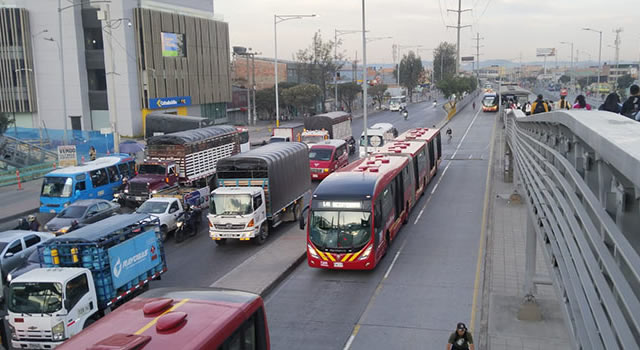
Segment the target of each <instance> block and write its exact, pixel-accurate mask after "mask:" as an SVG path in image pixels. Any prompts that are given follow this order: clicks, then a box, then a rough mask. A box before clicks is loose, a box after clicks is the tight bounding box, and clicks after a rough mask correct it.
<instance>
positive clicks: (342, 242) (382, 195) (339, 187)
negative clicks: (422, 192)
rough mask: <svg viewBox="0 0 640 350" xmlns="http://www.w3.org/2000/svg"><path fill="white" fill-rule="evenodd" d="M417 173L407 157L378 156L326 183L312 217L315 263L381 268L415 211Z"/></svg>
mask: <svg viewBox="0 0 640 350" xmlns="http://www.w3.org/2000/svg"><path fill="white" fill-rule="evenodd" d="M411 176H412V175H411V173H410V171H409V160H408V158H407V157H404V156H386V155H373V156H369V157H367V158H362V159H359V160H357V161H355V162H353V163H351V164H349V165H348V166H346V167H345V168H343V169H341V170H339V171H337V172H335V173H333V174H331V175H329V176H328V177H327V178H326V179H325V180H324V181H322V182H321V183H320V185H319V186H318V187H317V188H316V190H315V191H314V193H313V196H312V199H311V204H310V212H309V216H308V225H309V227H308V230H307V261H308V264H309V266H311V267H316V268H326V269H343V270H370V269H373V268H375V266H376V265H377V264H378V262H379V261H380V259H381V258H382V257H383V256H384V254H385V252H386V250H387V248H388V246H389V245H390V244H391V242H392V241H393V240H394V239H395V237H396V235H397V234H398V231H399V230H400V227H401V226H402V223H403V222H406V220H407V217H408V215H409V211H410V209H411V196H412V195H413V191H414V188H413V186H411V182H409V178H410V177H411Z"/></svg>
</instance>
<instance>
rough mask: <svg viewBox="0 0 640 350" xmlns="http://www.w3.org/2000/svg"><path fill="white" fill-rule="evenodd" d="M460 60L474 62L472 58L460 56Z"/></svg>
mask: <svg viewBox="0 0 640 350" xmlns="http://www.w3.org/2000/svg"><path fill="white" fill-rule="evenodd" d="M460 60H461V61H462V62H473V61H474V60H473V56H462V57H461V58H460Z"/></svg>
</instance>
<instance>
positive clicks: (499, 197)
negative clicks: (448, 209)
mask: <svg viewBox="0 0 640 350" xmlns="http://www.w3.org/2000/svg"><path fill="white" fill-rule="evenodd" d="M504 137H505V135H504V132H503V129H502V128H501V126H500V125H498V126H497V130H496V139H495V141H494V142H495V148H494V152H495V153H494V157H493V159H494V162H493V164H492V166H493V175H492V184H491V186H492V187H491V190H492V192H491V198H492V199H491V202H492V205H491V208H492V209H491V212H490V214H489V219H490V226H489V230H488V233H489V234H488V237H487V253H486V258H485V259H486V261H485V280H484V291H483V294H484V296H483V299H484V300H483V303H482V315H483V316H482V320H481V322H480V330H479V331H480V332H479V340H481V341H483V343H484V344H486V349H490V350H507V349H508V350H513V349H522V350H530V349H570V348H571V343H570V334H571V333H570V332H569V330H568V328H567V324H566V321H565V319H564V313H563V312H562V307H563V306H562V305H561V301H560V298H559V297H558V295H557V294H556V291H555V287H554V286H549V285H538V286H537V290H538V291H537V294H536V296H535V297H536V301H537V302H538V305H539V306H540V310H541V313H542V321H540V322H532V321H520V320H518V319H517V313H518V309H519V307H520V304H521V303H522V300H523V297H524V290H523V285H524V276H525V274H524V264H525V223H526V217H527V213H526V204H524V203H522V204H516V203H512V202H510V201H509V198H510V195H511V193H513V188H514V187H513V185H514V184H512V183H505V182H504V181H503V167H502V165H503V155H504V147H505V140H504ZM522 192H523V191H520V193H522ZM523 199H524V198H523ZM536 271H537V272H538V275H541V276H543V277H547V278H548V279H551V277H550V276H549V272H548V269H547V265H546V262H545V261H544V254H542V251H541V248H538V254H537V260H536ZM480 344H482V343H480ZM479 348H482V347H480V346H479Z"/></svg>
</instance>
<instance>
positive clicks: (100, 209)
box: [44, 199, 120, 234]
mask: <svg viewBox="0 0 640 350" xmlns="http://www.w3.org/2000/svg"><path fill="white" fill-rule="evenodd" d="M119 210H120V205H119V204H117V203H113V202H110V201H107V200H104V199H84V200H79V201H75V202H74V203H73V204H71V205H70V206H68V207H66V208H65V209H63V210H62V211H61V212H60V213H58V215H56V216H55V217H54V218H53V219H51V220H50V221H49V222H47V224H46V225H44V229H45V231H49V232H57V233H59V234H64V233H67V232H70V231H72V230H75V229H76V228H79V227H82V226H85V225H88V224H92V223H94V222H97V221H100V220H102V219H106V218H108V217H110V216H113V215H116V214H118V212H119Z"/></svg>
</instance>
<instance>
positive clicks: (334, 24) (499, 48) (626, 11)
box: [214, 0, 640, 63]
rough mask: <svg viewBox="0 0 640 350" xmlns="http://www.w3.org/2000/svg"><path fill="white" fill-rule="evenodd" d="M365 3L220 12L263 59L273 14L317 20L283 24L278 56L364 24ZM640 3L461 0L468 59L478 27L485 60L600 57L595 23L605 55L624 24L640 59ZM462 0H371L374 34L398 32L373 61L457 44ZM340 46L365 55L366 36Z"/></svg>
mask: <svg viewBox="0 0 640 350" xmlns="http://www.w3.org/2000/svg"><path fill="white" fill-rule="evenodd" d="M361 4H362V1H360V0H297V1H295V0H214V6H215V9H214V11H215V12H216V14H218V15H222V16H224V20H225V21H226V22H228V23H229V28H230V39H231V45H232V46H246V47H251V48H252V49H254V50H255V51H257V52H261V53H262V55H263V56H268V57H273V55H274V44H273V15H274V14H276V13H277V14H312V13H314V14H317V15H318V17H316V18H308V19H302V20H292V21H287V22H283V23H280V24H278V57H280V58H287V59H291V58H292V55H294V54H295V52H297V50H299V49H300V48H305V47H307V46H308V45H309V43H310V42H311V38H312V36H313V33H314V32H315V31H317V30H320V31H321V33H322V35H323V37H324V38H325V39H327V40H333V36H334V29H341V30H343V29H346V30H359V29H361V28H362V22H361V14H362V12H361V11H362V10H361ZM639 4H640V2H639V1H638V0H606V1H605V0H535V1H534V0H462V7H463V9H464V8H471V9H472V11H470V12H466V13H463V14H462V24H463V25H472V27H471V28H465V29H462V32H461V36H460V37H461V40H460V45H461V54H462V56H467V55H472V54H473V55H475V52H476V49H475V41H474V40H472V37H475V36H476V33H477V32H479V33H480V36H481V37H483V38H484V40H482V41H481V45H484V47H482V48H481V49H480V53H481V56H480V60H481V61H482V60H483V59H511V60H514V61H517V60H518V59H519V56H520V55H521V54H522V59H523V61H533V60H535V59H536V58H535V49H536V48H538V47H540V48H544V47H556V48H557V49H558V58H559V60H567V61H568V60H569V58H570V53H571V52H570V51H571V50H570V49H569V46H568V45H561V44H560V43H559V42H560V41H569V42H570V41H573V42H574V50H576V49H577V50H580V51H584V52H586V53H582V52H581V53H580V54H579V57H578V58H579V60H580V61H583V60H585V59H588V57H589V55H591V57H592V59H593V60H595V61H597V59H598V34H597V33H593V32H587V31H583V30H581V28H583V27H592V28H595V29H599V30H601V31H603V39H602V60H603V62H604V61H606V62H609V61H613V59H614V52H615V50H614V49H613V48H611V47H609V45H611V46H613V45H614V40H615V33H613V30H614V28H618V27H622V28H623V29H624V31H623V32H622V33H621V36H620V38H621V45H620V60H633V61H638V59H639V56H640V21H639V20H640V12H639V7H638V5H639ZM457 5H458V1H457V0H420V1H419V0H386V1H383V0H367V1H366V8H367V11H366V15H367V17H366V22H367V29H368V30H369V33H368V34H367V35H368V36H370V37H386V36H392V37H393V39H389V40H380V41H374V42H370V43H369V44H368V45H367V61H368V63H390V62H392V49H391V47H392V44H393V43H397V44H400V45H422V46H423V47H424V48H425V49H431V48H434V47H436V46H437V44H438V43H440V42H441V41H449V42H452V43H455V40H456V30H455V29H452V28H449V29H447V28H446V27H445V25H455V24H456V21H457V17H456V16H457V15H456V14H455V13H450V14H447V13H446V9H447V8H450V9H453V8H456V7H457ZM342 40H343V45H342V46H341V47H340V49H341V51H342V52H343V53H344V54H345V55H346V56H347V57H348V58H350V59H353V58H354V57H355V55H356V51H357V55H358V59H359V60H361V58H362V36H361V34H359V33H358V34H349V35H345V36H343V37H342ZM420 55H421V56H422V57H423V59H425V60H431V59H432V57H433V56H432V52H431V51H430V50H424V51H420Z"/></svg>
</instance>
